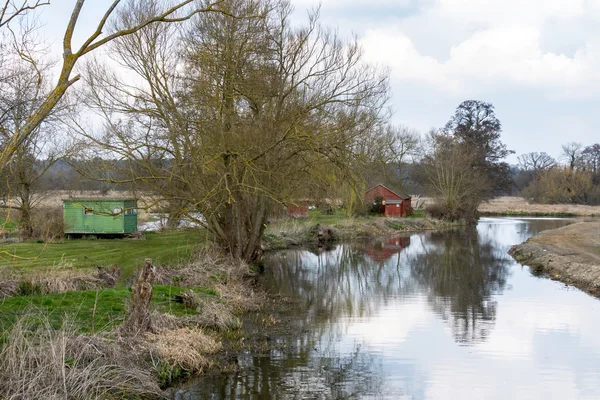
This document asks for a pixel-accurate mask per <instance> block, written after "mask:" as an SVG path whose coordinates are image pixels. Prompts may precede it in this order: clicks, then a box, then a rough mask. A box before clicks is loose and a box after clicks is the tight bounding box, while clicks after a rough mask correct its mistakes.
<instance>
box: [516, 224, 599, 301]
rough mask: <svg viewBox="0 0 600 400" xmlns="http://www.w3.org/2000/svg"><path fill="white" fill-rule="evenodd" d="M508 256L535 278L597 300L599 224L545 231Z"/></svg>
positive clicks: (577, 225)
mask: <svg viewBox="0 0 600 400" xmlns="http://www.w3.org/2000/svg"><path fill="white" fill-rule="evenodd" d="M509 254H510V255H511V256H513V258H515V260H517V261H518V262H520V263H522V264H525V265H528V266H529V267H531V270H532V272H533V273H535V274H540V275H546V276H549V277H550V278H551V279H555V280H559V281H561V282H564V283H566V284H568V285H573V286H575V287H577V288H579V289H581V290H584V291H586V292H588V293H590V294H592V295H594V296H600V221H591V222H580V223H576V224H572V225H569V226H565V227H562V228H558V229H552V230H549V231H544V232H542V233H540V234H539V235H537V236H534V237H532V238H530V239H529V240H527V241H526V242H525V243H522V244H519V245H515V246H513V247H512V248H511V249H510V251H509Z"/></svg>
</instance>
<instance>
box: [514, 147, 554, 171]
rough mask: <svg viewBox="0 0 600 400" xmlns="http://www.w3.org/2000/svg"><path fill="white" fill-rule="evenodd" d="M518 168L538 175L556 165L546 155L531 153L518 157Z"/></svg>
mask: <svg viewBox="0 0 600 400" xmlns="http://www.w3.org/2000/svg"><path fill="white" fill-rule="evenodd" d="M518 160H519V166H520V167H521V169H522V170H524V171H527V172H531V173H532V174H533V175H538V174H540V173H541V172H542V171H546V170H548V169H550V168H552V167H554V166H555V165H556V160H555V159H554V158H553V157H551V156H550V155H548V154H547V153H544V152H541V153H538V152H535V151H534V152H531V153H526V154H522V155H520V156H519V157H518Z"/></svg>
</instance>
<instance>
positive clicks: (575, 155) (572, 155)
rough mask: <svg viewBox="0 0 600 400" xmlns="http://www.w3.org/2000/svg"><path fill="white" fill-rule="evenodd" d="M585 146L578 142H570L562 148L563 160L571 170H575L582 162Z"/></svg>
mask: <svg viewBox="0 0 600 400" xmlns="http://www.w3.org/2000/svg"><path fill="white" fill-rule="evenodd" d="M582 151H583V145H582V144H581V143H577V142H569V143H567V144H564V145H563V146H562V153H561V159H562V160H563V161H564V162H566V163H567V165H568V166H569V168H571V169H575V168H577V166H578V165H579V164H580V162H581V152H582Z"/></svg>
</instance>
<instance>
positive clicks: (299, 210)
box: [286, 200, 309, 218]
mask: <svg viewBox="0 0 600 400" xmlns="http://www.w3.org/2000/svg"><path fill="white" fill-rule="evenodd" d="M308 205H309V204H308V200H300V201H297V202H296V203H295V204H292V203H290V204H287V205H286V208H287V214H288V216H290V217H294V218H300V217H308Z"/></svg>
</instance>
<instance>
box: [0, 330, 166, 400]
mask: <svg viewBox="0 0 600 400" xmlns="http://www.w3.org/2000/svg"><path fill="white" fill-rule="evenodd" d="M30 322H31V321H28V323H26V322H25V321H24V320H20V321H19V322H18V323H17V324H16V325H15V326H14V327H13V329H12V331H11V332H10V333H9V334H8V337H7V338H6V341H5V343H4V344H3V346H2V347H1V349H0V393H2V398H3V399H10V400H37V399H39V400H42V399H43V400H46V399H57V400H58V399H81V400H88V399H117V398H124V397H126V398H129V399H148V398H158V397H159V396H160V394H161V391H160V388H159V387H158V385H157V383H156V378H155V376H154V373H153V371H152V369H151V368H149V366H148V364H147V363H145V362H144V357H143V354H142V353H141V352H140V351H139V350H138V351H134V350H132V349H131V348H130V349H127V350H126V351H124V349H123V346H122V345H121V344H119V343H116V342H114V341H111V340H107V339H106V338H103V337H101V336H99V335H96V336H81V335H79V334H77V332H76V330H75V329H73V328H72V327H71V326H70V325H69V324H68V323H65V324H63V327H62V328H61V329H58V330H56V329H54V328H53V327H52V326H50V324H49V322H48V321H42V323H41V325H40V326H38V327H37V328H35V330H32V328H31V327H30V326H29V323H30Z"/></svg>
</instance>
